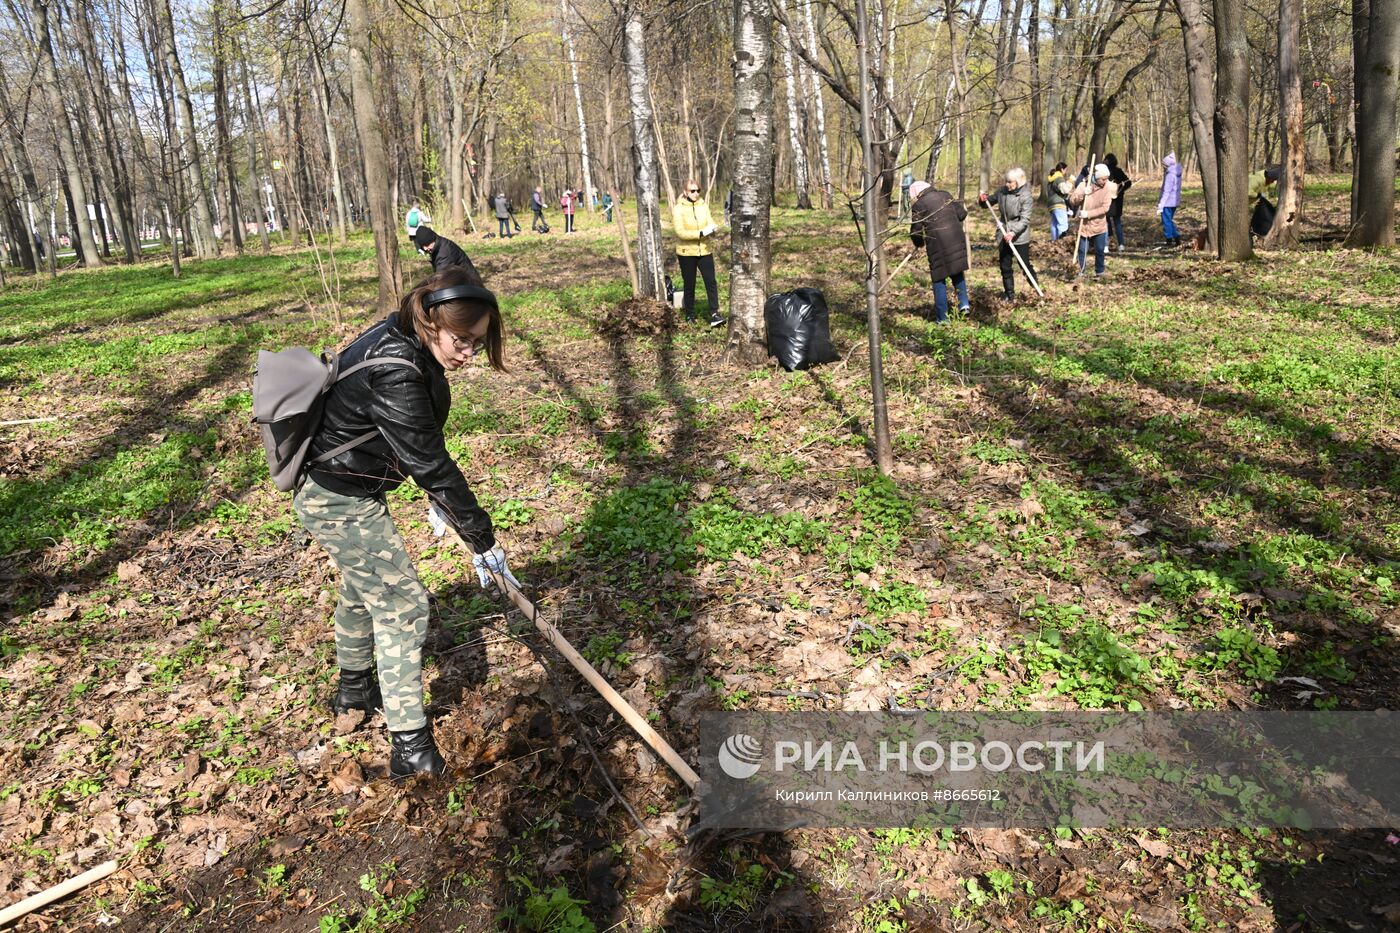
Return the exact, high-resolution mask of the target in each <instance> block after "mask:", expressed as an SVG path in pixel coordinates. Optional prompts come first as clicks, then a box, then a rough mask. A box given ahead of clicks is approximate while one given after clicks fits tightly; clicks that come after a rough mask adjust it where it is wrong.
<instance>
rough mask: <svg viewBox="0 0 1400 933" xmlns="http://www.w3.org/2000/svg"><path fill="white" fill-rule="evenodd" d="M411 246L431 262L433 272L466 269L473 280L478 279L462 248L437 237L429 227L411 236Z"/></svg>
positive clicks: (474, 268)
mask: <svg viewBox="0 0 1400 933" xmlns="http://www.w3.org/2000/svg"><path fill="white" fill-rule="evenodd" d="M412 242H413V244H414V245H415V246H417V247H418V251H419V252H420V253H423V254H424V255H425V256H427V257H428V259H429V260H431V261H432V264H433V271H434V272H441V271H442V270H444V269H454V268H456V269H466V270H467V271H468V272H470V273H471V275H472V277H473V278H475V279H480V278H481V276H480V275H479V274H477V271H476V266H474V265H472V261H471V260H470V259H468V258H467V254H466V253H464V252H462V247H460V246H458V245H457V244H456V243H453V242H452V241H451V240H449V239H448V238H447V237H445V236H438V234H437V231H435V230H433V229H432V228H431V227H419V228H418V230H417V231H416V232H415V233H414V234H413V240H412Z"/></svg>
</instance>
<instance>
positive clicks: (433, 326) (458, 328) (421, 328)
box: [399, 267, 506, 372]
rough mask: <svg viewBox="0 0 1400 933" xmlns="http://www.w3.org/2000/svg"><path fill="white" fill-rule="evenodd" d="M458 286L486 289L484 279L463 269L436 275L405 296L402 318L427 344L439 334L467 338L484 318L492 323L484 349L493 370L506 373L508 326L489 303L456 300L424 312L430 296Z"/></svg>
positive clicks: (458, 268)
mask: <svg viewBox="0 0 1400 933" xmlns="http://www.w3.org/2000/svg"><path fill="white" fill-rule="evenodd" d="M454 285H475V286H477V287H478V288H484V287H485V286H484V285H482V283H481V276H479V275H475V274H473V273H471V272H468V271H467V270H466V269H463V268H461V267H453V268H449V269H443V270H441V271H439V272H434V273H433V274H432V275H430V276H428V277H427V278H426V279H424V280H423V281H421V282H419V283H418V284H417V285H415V286H413V288H412V289H411V290H410V291H409V292H408V294H406V295H404V296H403V301H401V302H400V303H399V318H400V320H403V321H411V322H412V323H413V331H414V333H415V334H417V335H418V339H419V340H421V341H423V343H425V344H427V343H430V342H431V341H432V339H433V335H434V333H436V332H437V331H438V330H446V331H447V332H449V333H451V334H454V335H457V336H462V337H465V336H467V334H468V333H469V331H470V330H471V328H472V327H473V326H475V325H476V324H477V322H479V321H480V320H481V318H482V317H483V316H485V317H487V318H488V319H489V321H490V323H488V324H487V325H486V338H485V341H484V344H485V345H484V349H485V350H486V358H487V359H488V360H489V361H490V363H491V368H492V369H494V370H497V371H499V372H505V371H506V366H505V357H504V355H503V353H502V350H501V344H502V342H503V340H504V336H505V325H504V323H503V322H502V320H501V312H500V309H499V308H497V307H496V306H494V305H492V304H489V303H488V302H485V301H476V300H473V299H471V298H454V299H453V300H451V301H444V302H443V303H442V304H438V305H434V306H433V307H432V309H431V310H430V311H425V310H424V309H423V301H424V299H426V298H427V297H428V294H429V293H430V292H435V291H438V290H439V289H443V288H451V287H452V286H454Z"/></svg>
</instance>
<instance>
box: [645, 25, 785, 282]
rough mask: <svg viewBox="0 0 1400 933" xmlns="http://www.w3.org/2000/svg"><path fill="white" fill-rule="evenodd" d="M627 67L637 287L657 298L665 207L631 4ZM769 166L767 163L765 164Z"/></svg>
mask: <svg viewBox="0 0 1400 933" xmlns="http://www.w3.org/2000/svg"><path fill="white" fill-rule="evenodd" d="M622 43H623V44H622V49H623V60H624V62H625V65H626V68H627V98H628V102H629V104H630V107H631V111H632V182H633V185H634V187H635V189H636V197H637V286H638V288H639V290H640V291H641V294H642V295H644V296H646V297H648V298H656V297H659V296H663V295H664V294H665V289H664V287H663V285H662V277H663V276H664V274H665V273H664V269H665V261H664V259H663V258H662V255H661V213H660V212H661V205H660V195H659V192H658V191H657V185H656V161H657V158H656V154H657V149H656V134H655V129H654V126H653V116H652V110H651V91H650V87H651V77H650V75H649V74H648V73H647V59H646V34H645V33H644V31H643V29H642V16H641V12H640V11H639V10H638V9H637V8H636V6H635V4H632V3H629V4H628V6H627V10H626V23H625V25H624V28H623V38H622ZM765 165H766V163H765Z"/></svg>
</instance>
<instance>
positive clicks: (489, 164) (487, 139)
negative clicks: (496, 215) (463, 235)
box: [477, 106, 496, 214]
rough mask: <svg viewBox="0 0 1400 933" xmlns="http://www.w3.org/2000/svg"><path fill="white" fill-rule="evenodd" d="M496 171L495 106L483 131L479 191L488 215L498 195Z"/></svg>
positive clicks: (490, 111)
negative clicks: (493, 199) (494, 174)
mask: <svg viewBox="0 0 1400 933" xmlns="http://www.w3.org/2000/svg"><path fill="white" fill-rule="evenodd" d="M495 171H496V108H495V107H494V106H493V107H491V108H490V109H489V110H488V111H487V112H486V125H485V126H484V127H483V128H482V131H481V187H480V188H479V189H478V191H477V194H479V195H480V196H481V207H482V209H483V210H485V211H486V212H487V213H488V214H489V213H490V211H491V198H492V197H494V196H495V193H496V179H495V177H494V176H493V173H494V172H495Z"/></svg>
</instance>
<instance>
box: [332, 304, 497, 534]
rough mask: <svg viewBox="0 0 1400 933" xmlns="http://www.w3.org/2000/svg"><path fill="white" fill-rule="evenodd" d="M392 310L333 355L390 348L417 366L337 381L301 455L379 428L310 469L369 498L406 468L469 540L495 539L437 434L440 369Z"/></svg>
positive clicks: (441, 410)
mask: <svg viewBox="0 0 1400 933" xmlns="http://www.w3.org/2000/svg"><path fill="white" fill-rule="evenodd" d="M398 317H399V316H398V315H397V314H391V315H389V316H388V317H387V318H385V319H384V320H382V321H380V322H379V323H378V324H376V325H374V326H373V327H371V328H370V329H369V330H367V331H365V332H364V333H363V334H361V335H360V336H359V337H357V338H355V342H354V343H352V344H350V346H349V347H347V348H346V349H345V352H343V353H342V354H341V355H340V366H341V369H346V368H348V367H350V366H353V365H354V364H356V363H358V362H360V361H361V360H365V359H370V358H373V357H379V356H392V357H397V358H399V359H404V360H409V361H411V362H412V363H413V364H414V365H415V366H417V367H418V370H419V371H418V372H414V371H413V370H412V369H409V368H408V367H407V366H392V365H391V366H370V367H367V368H365V369H362V370H360V371H359V372H357V373H355V374H354V375H352V376H350V377H349V378H348V379H345V380H344V381H342V382H339V383H337V384H336V386H335V388H334V389H332V390H331V393H330V395H329V396H327V398H326V406H325V410H324V414H323V415H322V418H321V426H320V428H319V429H317V431H316V437H315V438H314V439H313V440H312V441H311V450H310V452H309V454H308V459H310V458H312V457H316V456H318V455H320V454H321V453H323V452H325V451H327V450H331V449H332V448H334V447H336V446H338V445H340V444H343V443H345V442H347V441H350V440H352V439H354V438H355V437H358V436H359V435H361V434H364V433H366V432H368V431H371V430H375V429H377V430H378V431H379V436H378V437H375V438H371V439H370V440H368V441H366V442H365V443H363V444H361V445H360V446H358V447H354V448H352V449H350V450H347V451H346V452H345V453H343V454H340V455H339V456H337V457H333V458H331V459H330V460H327V461H326V462H324V463H319V464H317V465H316V466H315V467H313V468H312V469H311V476H312V478H313V479H315V480H316V482H317V483H319V484H320V485H322V486H324V487H325V488H327V489H329V490H331V491H332V492H338V493H340V494H341V495H344V496H361V497H375V498H379V497H382V496H383V495H384V494H385V493H386V492H388V491H389V490H391V489H395V488H397V487H398V486H400V485H401V484H402V483H403V482H404V480H406V479H407V478H408V477H410V476H411V477H413V481H414V482H415V483H417V484H418V485H419V486H420V487H421V488H422V489H423V490H424V491H425V492H426V493H427V494H428V497H429V498H430V499H432V501H433V502H434V503H436V504H437V507H438V509H439V510H440V511H441V512H442V513H443V515H445V516H446V517H447V520H448V521H449V522H451V523H452V526H453V527H454V528H456V529H457V532H458V533H459V534H460V535H461V536H462V537H463V538H464V539H466V541H467V542H468V543H469V544H471V545H472V547H474V548H475V549H476V550H478V551H485V550H489V549H490V548H491V547H493V546H494V545H495V543H496V537H495V535H494V534H493V533H492V530H491V516H489V515H487V514H486V512H485V511H484V510H483V509H482V508H481V506H479V505H478V504H477V502H476V496H475V494H473V493H472V491H471V487H470V486H468V485H467V480H466V478H465V477H463V476H462V471H461V469H460V468H458V466H457V464H456V462H455V461H454V460H453V459H452V456H451V455H450V454H448V452H447V445H446V443H445V442H444V439H443V435H442V426H443V425H444V424H446V423H447V414H448V409H449V408H450V407H451V404H452V394H451V390H450V389H449V388H448V385H447V374H446V373H445V372H444V370H443V368H442V364H441V363H439V362H438V361H437V359H436V358H434V357H433V354H432V352H431V351H430V350H429V349H428V348H427V347H425V346H424V345H423V343H422V341H420V340H419V339H418V337H417V336H416V335H415V334H414V333H413V329H412V327H411V326H409V327H407V328H406V329H404V330H400V329H399V322H398Z"/></svg>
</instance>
